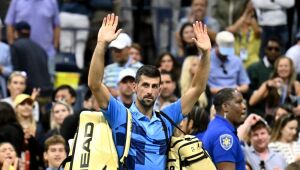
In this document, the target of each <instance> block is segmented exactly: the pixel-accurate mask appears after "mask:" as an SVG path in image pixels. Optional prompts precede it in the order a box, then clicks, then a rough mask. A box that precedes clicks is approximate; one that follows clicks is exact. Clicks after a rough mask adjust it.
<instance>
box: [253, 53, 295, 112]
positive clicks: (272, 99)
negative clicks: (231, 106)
mask: <svg viewBox="0 0 300 170" xmlns="http://www.w3.org/2000/svg"><path fill="white" fill-rule="evenodd" d="M299 96H300V83H299V82H298V81H297V80H296V72H295V68H294V64H293V61H292V60H291V59H290V58H288V57H280V58H278V59H277V60H276V62H275V71H274V73H273V74H272V76H271V78H270V79H269V80H267V81H265V82H264V83H263V84H262V85H261V86H260V87H259V89H258V90H256V91H255V92H254V93H253V94H252V96H251V97H250V100H249V105H250V106H255V105H256V104H257V103H259V102H261V101H263V102H265V106H266V107H265V113H266V114H273V113H274V110H276V108H277V107H278V106H279V105H281V104H285V105H289V107H290V108H292V109H293V111H294V112H295V113H297V114H300V106H298V103H297V98H298V97H299Z"/></svg>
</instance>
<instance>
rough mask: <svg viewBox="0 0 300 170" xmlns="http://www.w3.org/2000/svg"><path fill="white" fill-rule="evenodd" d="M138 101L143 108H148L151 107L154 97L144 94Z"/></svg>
mask: <svg viewBox="0 0 300 170" xmlns="http://www.w3.org/2000/svg"><path fill="white" fill-rule="evenodd" d="M149 98H151V99H152V100H149ZM139 102H140V103H141V105H142V106H143V107H145V108H150V107H153V105H154V102H155V99H154V97H153V96H151V97H150V96H145V97H143V98H142V99H139Z"/></svg>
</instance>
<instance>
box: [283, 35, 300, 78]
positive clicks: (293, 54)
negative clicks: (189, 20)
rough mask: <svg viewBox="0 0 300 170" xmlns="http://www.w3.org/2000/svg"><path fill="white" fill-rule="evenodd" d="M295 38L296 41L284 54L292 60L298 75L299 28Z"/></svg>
mask: <svg viewBox="0 0 300 170" xmlns="http://www.w3.org/2000/svg"><path fill="white" fill-rule="evenodd" d="M296 40H297V43H296V44H295V45H294V46H292V47H291V48H289V49H288V50H287V52H286V53H285V55H286V56H287V57H289V58H291V59H292V60H293V62H294V66H295V69H296V73H297V74H298V75H300V30H299V31H298V33H297V35H296Z"/></svg>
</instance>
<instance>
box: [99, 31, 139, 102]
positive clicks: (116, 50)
mask: <svg viewBox="0 0 300 170" xmlns="http://www.w3.org/2000/svg"><path fill="white" fill-rule="evenodd" d="M131 42H132V41H131V38H130V37H129V35H128V34H126V33H120V35H119V36H118V37H117V39H115V40H113V41H112V42H111V43H110V44H109V46H108V47H109V48H110V49H111V54H112V57H113V61H114V63H112V64H110V65H107V66H106V67H105V68H104V76H103V83H104V84H105V85H106V86H107V87H108V89H109V91H110V92H111V94H112V95H113V96H115V97H116V96H117V94H118V93H117V84H118V76H119V73H120V72H121V71H122V70H123V69H125V68H131V69H133V70H134V71H135V72H136V71H137V70H138V69H139V68H140V67H141V66H142V63H140V62H135V63H133V62H132V61H131V58H130V57H129V49H130V46H131Z"/></svg>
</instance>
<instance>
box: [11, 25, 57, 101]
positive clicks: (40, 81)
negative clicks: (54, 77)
mask: <svg viewBox="0 0 300 170" xmlns="http://www.w3.org/2000/svg"><path fill="white" fill-rule="evenodd" d="M31 32H32V31H31V28H30V25H29V24H28V23H27V22H18V23H16V25H15V34H16V37H17V39H16V40H15V41H14V42H13V43H12V44H11V57H12V63H13V67H14V70H18V71H25V72H26V73H27V75H28V77H27V81H26V82H27V86H26V87H27V90H26V92H27V93H32V91H33V90H34V88H40V90H41V91H40V94H41V95H42V96H50V95H51V93H52V90H53V86H52V83H51V78H50V74H49V70H48V64H47V60H48V59H47V54H46V52H45V50H44V49H43V48H42V47H41V46H40V45H38V44H37V43H35V42H34V41H32V40H31V39H30V38H29V36H30V34H31Z"/></svg>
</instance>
